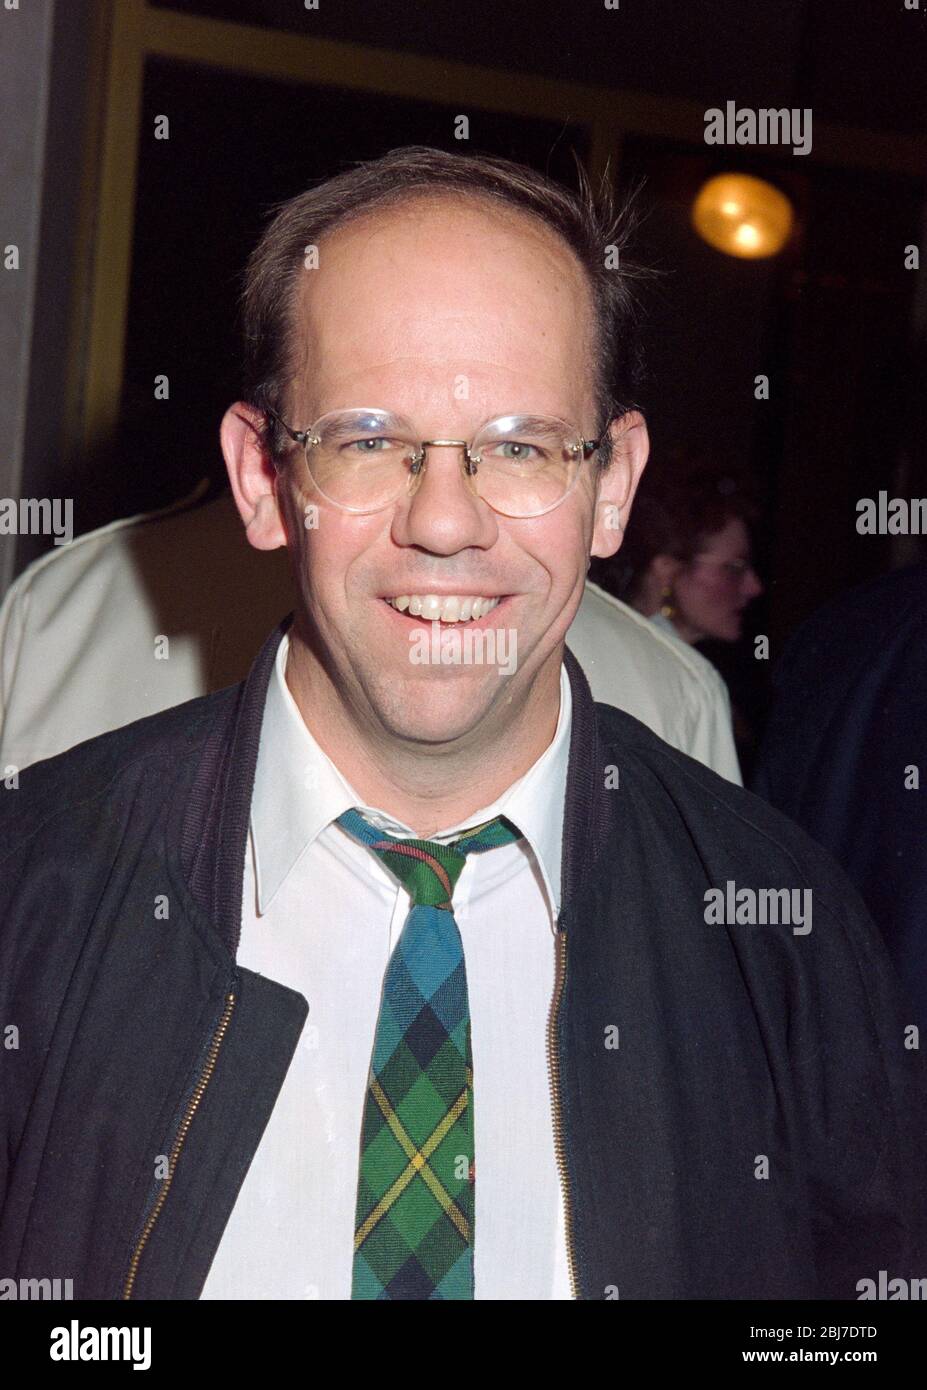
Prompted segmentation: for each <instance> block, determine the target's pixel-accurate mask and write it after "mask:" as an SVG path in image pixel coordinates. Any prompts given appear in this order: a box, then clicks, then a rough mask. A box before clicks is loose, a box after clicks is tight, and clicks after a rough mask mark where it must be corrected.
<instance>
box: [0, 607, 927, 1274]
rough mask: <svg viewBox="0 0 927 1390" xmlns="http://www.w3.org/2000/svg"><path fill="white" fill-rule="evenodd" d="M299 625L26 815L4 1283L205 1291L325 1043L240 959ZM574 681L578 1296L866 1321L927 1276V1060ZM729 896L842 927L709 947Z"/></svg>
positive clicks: (847, 921) (871, 937)
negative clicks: (308, 1053)
mask: <svg viewBox="0 0 927 1390" xmlns="http://www.w3.org/2000/svg"><path fill="white" fill-rule="evenodd" d="M284 627H285V623H284V624H282V625H281V627H280V628H278V629H277V631H276V632H275V633H274V634H272V636H271V637H270V638H269V639H268V641H267V642H266V643H265V645H264V647H263V649H262V651H261V653H260V655H259V657H258V659H257V661H256V662H255V665H254V667H253V669H252V671H251V673H250V675H249V676H248V679H247V680H246V681H245V682H243V683H242V684H241V685H238V686H232V687H229V688H228V689H226V690H222V691H219V692H218V693H216V694H213V695H208V696H205V697H204V698H201V699H197V700H192V701H190V702H189V703H187V704H185V705H180V706H178V707H176V708H174V709H171V710H167V711H165V712H164V713H162V714H158V715H155V716H153V717H151V718H148V719H143V720H140V721H139V722H137V723H135V724H131V725H128V726H126V727H125V728H122V729H117V730H115V731H114V732H112V733H109V734H105V735H103V736H102V737H100V738H97V739H93V740H90V741H89V742H87V743H84V744H80V745H78V746H77V747H76V748H73V749H71V750H70V751H68V752H67V753H64V754H61V755H60V756H58V757H55V758H51V759H48V760H47V761H45V762H41V763H37V764H35V765H33V766H32V767H30V768H28V769H27V770H26V771H25V772H24V773H23V774H22V775H21V782H20V786H19V789H18V790H6V791H4V792H3V793H2V797H0V809H2V822H0V832H2V845H3V852H2V861H0V1025H3V1026H4V1027H7V1026H8V1025H10V1024H13V1025H15V1027H16V1028H17V1029H18V1037H19V1045H18V1048H11V1047H9V1046H7V1047H6V1048H5V1049H4V1050H3V1051H2V1052H0V1057H2V1063H0V1064H2V1067H3V1073H2V1105H0V1203H2V1216H0V1277H14V1278H15V1277H19V1278H23V1277H35V1278H48V1279H52V1278H55V1277H57V1278H62V1279H64V1278H72V1279H73V1280H74V1295H75V1297H76V1298H89V1299H118V1298H122V1297H125V1296H131V1297H133V1298H165V1299H178V1298H181V1299H183V1298H185V1299H192V1298H197V1297H198V1295H199V1293H200V1291H201V1289H202V1286H203V1283H204V1280H205V1278H206V1274H207V1272H208V1270H209V1266H210V1263H211V1261H212V1259H213V1256H214V1254H215V1251H216V1248H217V1245H218V1243H219V1239H220V1237H221V1235H222V1231H223V1228H224V1226H225V1224H226V1221H227V1220H228V1217H229V1213H230V1212H231V1210H232V1207H233V1205H234V1203H235V1199H236V1195H237V1193H238V1190H239V1187H240V1185H241V1183H242V1180H243V1178H244V1176H245V1173H246V1171H247V1169H248V1166H249V1164H250V1163H251V1160H252V1158H253V1156H254V1152H255V1149H256V1147H257V1144H258V1141H259V1139H260V1137H261V1134H262V1131H263V1130H264V1127H265V1125H266V1123H267V1120H268V1117H269V1116H270V1114H271V1111H272V1109H273V1106H274V1102H275V1099H276V1096H277V1093H278V1090H279V1088H280V1085H281V1083H282V1081H283V1078H284V1075H285V1073H286V1071H287V1068H288V1066H289V1064H290V1060H291V1058H292V1055H293V1051H294V1049H295V1047H296V1043H297V1040H298V1038H299V1035H300V1031H301V1029H302V1027H303V1024H304V1022H305V1019H306V1015H307V1003H306V1000H305V999H304V998H303V997H302V995H301V994H298V993H297V992H296V991H294V990H292V989H289V988H286V987H285V986H283V985H281V984H278V983H276V982H274V981H273V980H271V979H267V978H266V977H263V976H261V975H258V974H255V973H254V972H252V971H250V970H246V969H243V968H241V967H239V966H238V965H236V960H235V956H236V951H237V944H238V937H239V932H240V927H241V895H242V875H243V864H244V856H245V848H246V834H247V827H248V819H249V812H250V801H251V790H252V784H253V778H254V768H255V759H256V756H257V749H258V739H259V734H260V728H261V719H262V715H263V708H264V698H265V692H266V689H267V684H268V680H269V678H270V674H271V670H272V664H273V658H274V653H275V651H276V648H277V646H278V643H279V639H280V635H281V633H282V631H283V630H284ZM566 661H567V667H568V671H569V676H570V681H571V686H572V692H573V727H572V739H571V745H570V763H569V776H568V785H567V798H566V810H565V823H564V844H563V848H564V861H563V883H562V888H563V911H562V915H561V920H560V932H561V938H560V940H561V949H562V950H563V956H562V959H563V960H564V962H565V973H564V975H563V978H562V981H561V984H562V989H561V990H560V991H558V992H557V993H558V1002H557V1003H556V1005H555V1007H554V1009H553V1013H552V1036H551V1039H550V1041H551V1043H552V1046H551V1057H550V1060H551V1071H552V1084H553V1087H554V1092H555V1096H556V1104H555V1113H556V1116H557V1120H556V1125H555V1130H556V1134H557V1138H558V1144H559V1151H560V1158H561V1167H562V1172H563V1175H564V1177H565V1181H566V1186H567V1190H568V1193H569V1202H568V1210H569V1213H570V1218H571V1220H570V1247H571V1257H572V1264H573V1266H574V1270H575V1276H576V1279H577V1283H578V1289H579V1293H580V1296H581V1297H583V1298H591V1299H603V1298H609V1297H615V1295H616V1293H617V1296H618V1297H620V1298H623V1299H639V1298H751V1297H753V1298H785V1297H840V1298H855V1297H856V1296H857V1293H856V1285H857V1282H858V1281H859V1280H861V1279H864V1278H873V1279H876V1278H878V1273H879V1270H880V1269H885V1270H887V1272H888V1276H889V1277H890V1278H893V1277H903V1278H911V1277H917V1276H919V1275H924V1274H927V1258H925V1244H927V1241H925V1230H927V1217H925V1187H927V1185H925V1183H924V1179H923V1148H924V1138H925V1120H924V1115H925V1101H924V1094H925V1088H924V1071H923V1062H922V1060H921V1056H920V1053H919V1052H917V1051H914V1050H908V1049H906V1048H905V1045H904V1041H905V1034H904V1029H905V1025H907V1024H908V1023H909V1022H910V1010H909V1008H908V1006H907V1005H906V1003H905V1002H904V1000H903V998H902V997H901V994H900V989H899V986H898V984H897V981H896V978H895V976H894V975H893V972H892V969H891V966H890V963H889V961H888V959H887V956H886V953H885V950H884V948H883V946H882V944H881V941H880V938H879V936H878V934H877V932H876V931H875V929H874V927H873V926H872V924H871V922H870V920H869V918H868V917H867V915H866V913H865V910H864V908H863V907H862V904H861V902H860V901H859V899H858V898H857V896H856V894H855V891H854V890H853V889H852V888H851V887H850V886H849V884H848V883H847V882H846V880H845V879H844V877H843V875H842V873H841V872H840V871H839V870H838V868H837V867H836V865H835V864H834V863H833V862H832V861H831V860H830V859H829V858H828V856H827V855H826V854H825V853H824V852H823V851H821V850H820V849H819V848H818V847H817V846H815V845H814V844H813V843H812V842H811V841H810V840H809V839H808V838H807V837H806V836H805V834H804V833H803V832H802V831H801V830H799V829H798V828H797V827H796V826H794V825H792V824H791V823H790V822H789V821H787V820H784V819H783V818H782V817H781V816H780V815H779V814H777V813H776V812H775V811H773V810H772V809H770V808H769V807H768V806H767V805H766V804H765V803H764V802H762V801H760V800H759V799H757V798H755V797H754V796H752V795H751V794H750V793H748V792H745V791H743V790H742V789H741V788H739V787H736V786H734V785H732V784H731V783H729V782H726V781H724V780H723V779H722V778H720V777H718V776H716V775H715V774H714V773H712V772H710V771H709V770H708V769H706V768H705V767H703V766H701V765H700V764H699V763H696V762H694V761H693V760H692V759H690V758H688V757H686V756H685V755H683V754H681V753H678V752H676V751H674V750H673V749H671V748H669V747H668V746H667V745H666V744H665V743H663V742H661V740H660V739H658V738H657V737H656V736H655V735H653V734H651V733H650V732H649V731H648V730H647V729H645V728H644V726H643V725H641V724H639V723H638V722H637V721H636V720H634V719H632V718H631V717H630V716H628V715H626V714H623V713H620V712H619V711H618V710H614V709H611V708H610V707H608V706H605V705H594V704H593V703H592V700H591V697H590V695H589V689H588V685H587V683H586V680H585V678H584V676H583V674H582V672H581V671H580V669H579V666H578V664H577V663H576V661H575V660H574V659H573V658H572V656H571V655H570V654H569V653H567V657H566ZM616 781H617V783H618V785H617V786H615V785H614V783H615V782H616ZM728 880H732V881H735V882H736V885H737V887H738V888H740V887H742V886H743V887H748V886H752V887H774V888H797V889H803V888H810V889H812V892H813V905H814V906H813V911H814V916H813V928H812V930H811V932H810V933H809V934H807V935H797V934H795V931H794V929H793V927H791V926H788V925H780V926H774V925H766V926H762V925H754V926H737V925H714V924H708V923H707V922H706V920H705V899H704V894H705V891H706V890H707V889H709V888H711V887H713V886H718V887H722V888H724V886H725V884H726V883H727V881H728ZM165 907H166V909H167V913H168V915H167V916H166V917H165V916H164V912H165ZM345 910H346V911H349V910H350V905H349V904H346V905H345ZM306 916H307V930H312V929H318V930H322V929H324V923H321V922H319V923H315V922H313V919H312V903H311V902H307V904H306ZM615 1029H617V1030H618V1032H617V1034H616V1033H615V1031H614V1030H615ZM10 1036H12V1035H10ZM616 1041H617V1046H615V1043H616ZM477 1084H478V1083H477ZM159 1156H167V1159H168V1160H169V1166H168V1170H167V1172H168V1175H167V1176H166V1177H165V1176H163V1175H162V1174H161V1172H159V1171H157V1170H156V1166H155V1165H156V1162H157V1160H158V1157H159ZM767 1169H768V1175H767V1176H763V1174H764V1172H765V1171H766V1170H767ZM757 1174H759V1176H757ZM321 1180H322V1175H320V1181H321ZM526 1181H528V1182H530V1174H529V1175H526ZM513 1294H514V1295H516V1296H517V1290H513Z"/></svg>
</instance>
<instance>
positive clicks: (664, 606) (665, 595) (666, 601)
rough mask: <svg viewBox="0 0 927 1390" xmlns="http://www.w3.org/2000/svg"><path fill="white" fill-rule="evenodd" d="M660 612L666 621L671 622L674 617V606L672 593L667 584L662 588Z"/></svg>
mask: <svg viewBox="0 0 927 1390" xmlns="http://www.w3.org/2000/svg"><path fill="white" fill-rule="evenodd" d="M660 612H661V614H662V615H663V617H664V618H666V619H667V620H668V621H670V622H671V621H672V620H673V618H675V616H676V606H675V604H674V603H673V591H672V589H671V588H670V586H669V584H666V585H665V586H664V589H663V592H662V594H661V595H660Z"/></svg>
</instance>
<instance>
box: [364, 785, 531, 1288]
mask: <svg viewBox="0 0 927 1390" xmlns="http://www.w3.org/2000/svg"><path fill="white" fill-rule="evenodd" d="M337 824H338V825H340V826H342V827H343V829H344V830H346V831H347V833H348V834H349V835H351V836H352V837H353V838H354V839H355V840H359V841H360V842H361V844H364V845H366V846H367V847H368V848H369V849H371V850H373V852H374V854H376V855H377V857H378V858H379V859H381V860H382V862H383V863H384V864H385V865H386V867H387V868H388V869H389V870H390V872H391V873H392V874H393V875H394V876H395V877H396V878H397V879H398V880H399V882H400V883H401V884H402V885H403V887H404V888H406V889H407V890H408V893H409V896H410V897H411V899H412V903H411V907H410V910H409V915H408V917H407V918H406V921H405V925H404V926H403V929H402V934H401V935H400V937H399V940H398V941H397V943H396V948H395V950H394V951H393V954H392V956H391V957H390V961H389V964H388V966H387V968H386V976H385V978H384V981H383V997H382V1001H381V1004H380V1016H379V1018H378V1020H377V1030H376V1037H375V1039H374V1045H373V1059H372V1062H371V1066H370V1077H369V1080H368V1083H367V1099H366V1103H365V1106H364V1120H363V1130H362V1133H361V1156H360V1172H359V1176H358V1183H357V1214H356V1217H355V1223H354V1226H355V1235H354V1269H353V1278H352V1283H351V1297H352V1299H355V1298H358V1299H359V1298H379V1299H400V1298H402V1299H445V1298H449V1299H466V1298H471V1299H472V1298H473V1216H474V1179H475V1171H474V1161H473V1059H472V1053H471V1050H470V1005H469V1002H468V1000H467V973H466V969H465V966H464V954H463V943H462V942H461V939H460V931H459V929H458V926H457V923H456V921H455V920H454V911H453V907H452V905H451V899H452V897H453V894H454V886H455V884H456V883H457V880H458V878H459V877H460V872H461V870H462V869H463V866H464V864H465V862H466V857H467V855H468V854H481V853H483V852H484V851H485V850H488V849H495V848H496V847H497V846H498V845H507V844H510V843H511V842H512V841H514V840H520V839H521V834H520V832H519V831H518V830H517V829H516V828H515V827H514V826H513V825H512V824H511V822H510V821H506V820H505V819H504V817H502V816H497V817H496V818H495V820H491V821H487V822H486V823H485V824H484V825H478V826H475V827H474V828H473V829H472V830H467V831H465V832H464V833H463V834H462V835H460V836H459V837H458V838H457V839H456V840H453V841H452V842H451V843H450V844H447V845H443V844H438V843H437V842H436V841H434V840H401V839H397V838H395V837H393V836H391V835H386V834H384V833H383V831H380V830H377V829H375V828H374V826H372V825H370V824H369V822H368V821H366V820H364V818H363V816H361V815H360V813H359V812H357V811H354V810H351V811H345V813H344V815H343V816H339V817H338V820H337Z"/></svg>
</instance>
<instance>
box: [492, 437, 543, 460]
mask: <svg viewBox="0 0 927 1390" xmlns="http://www.w3.org/2000/svg"><path fill="white" fill-rule="evenodd" d="M496 447H497V448H499V449H501V450H502V453H501V454H500V455H499V457H501V458H504V459H509V460H510V461H511V462H512V463H533V462H534V461H535V460H536V459H538V458H540V456H541V451H540V449H538V447H537V445H536V444H525V443H523V442H522V441H521V440H520V439H503V440H500V441H499V443H498V445H497V446H496ZM493 452H495V450H493ZM532 456H533V457H532Z"/></svg>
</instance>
